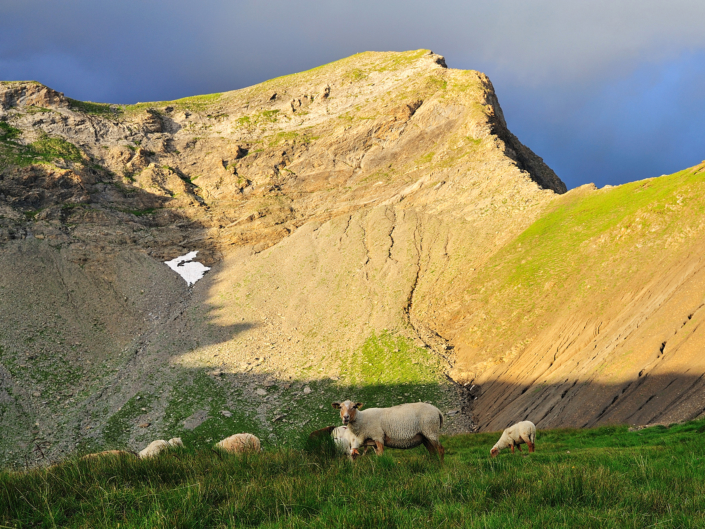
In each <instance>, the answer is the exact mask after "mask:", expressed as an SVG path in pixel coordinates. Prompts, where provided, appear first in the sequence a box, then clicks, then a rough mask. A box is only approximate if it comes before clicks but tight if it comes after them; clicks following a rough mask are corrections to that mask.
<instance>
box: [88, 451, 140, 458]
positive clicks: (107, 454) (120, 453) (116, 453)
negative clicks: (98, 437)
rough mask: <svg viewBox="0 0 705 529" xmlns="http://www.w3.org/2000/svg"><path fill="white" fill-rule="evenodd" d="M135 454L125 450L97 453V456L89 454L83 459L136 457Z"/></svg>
mask: <svg viewBox="0 0 705 529" xmlns="http://www.w3.org/2000/svg"><path fill="white" fill-rule="evenodd" d="M135 455H136V454H135V453H134V452H126V451H125V450H105V451H104V452H97V453H95V454H87V455H85V456H83V457H82V458H81V459H100V458H103V457H131V458H132V457H135Z"/></svg>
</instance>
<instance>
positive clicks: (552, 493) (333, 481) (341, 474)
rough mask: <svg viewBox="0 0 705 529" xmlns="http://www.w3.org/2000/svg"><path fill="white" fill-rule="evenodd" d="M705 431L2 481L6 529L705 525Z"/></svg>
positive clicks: (234, 460) (163, 461) (208, 454)
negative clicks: (492, 453) (522, 450)
mask: <svg viewBox="0 0 705 529" xmlns="http://www.w3.org/2000/svg"><path fill="white" fill-rule="evenodd" d="M703 431H705V421H695V422H691V423H686V424H682V425H677V426H673V427H671V428H670V429H667V428H665V427H655V428H650V429H646V430H641V431H637V432H628V431H627V428H626V427H604V428H599V429H595V430H562V431H561V430H553V431H545V432H539V435H538V437H537V451H536V453H534V454H531V455H530V456H526V457H522V455H520V454H515V455H512V454H511V453H502V454H500V456H499V457H498V458H496V459H491V458H489V448H490V447H491V446H492V444H493V443H494V442H495V440H496V439H497V436H498V434H496V433H485V434H474V435H472V434H470V435H459V436H454V437H448V438H444V439H443V443H444V445H445V447H446V451H447V452H446V461H445V465H443V466H440V465H439V464H438V463H437V462H436V461H435V460H433V459H431V458H430V457H429V456H428V455H427V454H426V453H425V451H424V450H423V449H421V448H417V449H413V450H408V451H401V450H387V451H385V455H384V456H382V457H377V456H374V455H369V456H366V457H363V458H361V459H359V460H358V461H357V462H356V463H354V464H350V463H349V462H348V461H347V460H343V459H331V458H329V457H326V456H324V455H317V454H311V453H305V452H302V451H301V450H298V449H289V450H274V451H271V452H264V453H262V454H257V455H246V456H236V455H229V454H220V453H215V452H213V451H211V450H203V451H193V450H189V449H184V450H177V451H173V452H170V453H167V454H165V455H163V456H161V457H158V458H156V459H153V460H145V461H142V460H137V459H133V458H123V459H114V458H107V459H102V460H97V461H81V460H78V459H73V460H70V461H67V462H65V463H62V464H60V465H57V466H55V467H52V468H49V469H38V470H31V471H27V472H9V471H5V472H2V473H0V524H2V526H4V527H12V528H18V529H19V528H28V527H75V528H79V527H91V528H102V527H106V528H107V527H110V528H114V527H121V528H147V527H149V528H152V527H154V528H158V527H263V528H264V527H266V528H275V527H312V528H318V527H320V528H324V527H326V528H327V527H478V528H480V527H482V528H485V527H487V528H493V527H497V528H499V527H501V528H502V529H507V528H513V527H576V526H580V527H586V528H589V527H600V528H603V527H648V526H658V527H702V526H703V524H704V523H705V517H704V515H703V513H704V512H705V495H704V494H703V493H704V492H705V474H704V473H703V472H702V464H703V458H704V457H705V447H703V444H702V442H701V435H702V433H703Z"/></svg>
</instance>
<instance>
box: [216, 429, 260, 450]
mask: <svg viewBox="0 0 705 529" xmlns="http://www.w3.org/2000/svg"><path fill="white" fill-rule="evenodd" d="M216 446H217V447H219V448H222V449H223V450H225V451H226V452H231V453H233V454H240V453H243V452H260V451H261V450H262V447H261V444H260V442H259V439H257V437H255V436H254V435H252V434H251V433H236V434H235V435H231V436H230V437H226V438H225V439H223V440H222V441H220V442H219V443H217V444H216Z"/></svg>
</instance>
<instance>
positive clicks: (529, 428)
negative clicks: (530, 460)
mask: <svg viewBox="0 0 705 529" xmlns="http://www.w3.org/2000/svg"><path fill="white" fill-rule="evenodd" d="M535 441H536V426H534V423H533V422H531V421H522V422H518V423H516V424H515V425H514V426H510V427H509V428H507V429H506V430H504V432H503V433H502V437H500V438H499V441H497V444H495V445H494V446H493V447H492V450H490V454H492V457H496V456H497V454H499V451H500V450H502V449H503V448H507V447H510V448H511V449H512V454H513V453H514V447H515V446H516V447H517V448H518V449H519V451H520V452H521V446H519V445H520V444H522V443H526V444H527V446H528V447H529V452H533V451H534V446H535V445H534V442H535Z"/></svg>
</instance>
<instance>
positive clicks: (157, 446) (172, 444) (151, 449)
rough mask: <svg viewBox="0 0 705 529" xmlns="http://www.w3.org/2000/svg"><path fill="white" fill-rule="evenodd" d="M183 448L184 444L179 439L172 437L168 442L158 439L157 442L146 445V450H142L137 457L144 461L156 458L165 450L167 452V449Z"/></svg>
mask: <svg viewBox="0 0 705 529" xmlns="http://www.w3.org/2000/svg"><path fill="white" fill-rule="evenodd" d="M177 446H178V447H181V448H183V447H184V443H183V442H182V441H181V437H173V438H171V439H169V441H164V440H163V439H159V440H157V441H152V442H151V443H149V445H147V448H145V449H144V450H142V451H141V452H140V453H139V456H140V458H141V459H146V458H149V457H156V456H158V455H159V454H161V453H162V452H164V451H165V450H168V449H169V448H176V447H177Z"/></svg>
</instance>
